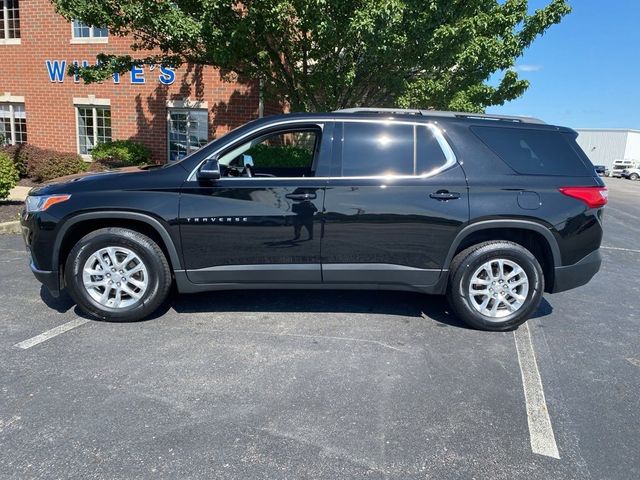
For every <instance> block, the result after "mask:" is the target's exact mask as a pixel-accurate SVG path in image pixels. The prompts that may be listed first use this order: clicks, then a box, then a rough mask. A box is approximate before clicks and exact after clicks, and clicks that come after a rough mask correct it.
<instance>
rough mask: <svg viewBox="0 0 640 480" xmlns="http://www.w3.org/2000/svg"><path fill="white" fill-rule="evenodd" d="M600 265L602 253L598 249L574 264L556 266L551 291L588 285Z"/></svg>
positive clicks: (562, 290)
mask: <svg viewBox="0 0 640 480" xmlns="http://www.w3.org/2000/svg"><path fill="white" fill-rule="evenodd" d="M600 265H602V254H601V253H600V249H598V250H595V251H593V252H591V253H590V254H589V255H587V256H586V257H584V258H583V259H582V260H580V261H578V262H576V263H574V264H573V265H566V266H563V267H556V268H555V272H554V274H555V275H554V279H555V280H554V282H553V288H552V289H551V293H558V292H564V291H566V290H571V289H572V288H576V287H581V286H582V285H586V284H587V283H589V280H591V279H592V278H593V276H594V275H595V274H596V273H598V270H600Z"/></svg>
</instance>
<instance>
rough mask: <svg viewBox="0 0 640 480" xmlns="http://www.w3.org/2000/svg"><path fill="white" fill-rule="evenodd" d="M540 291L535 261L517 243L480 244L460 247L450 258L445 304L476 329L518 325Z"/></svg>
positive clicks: (540, 276) (535, 304) (539, 270)
mask: <svg viewBox="0 0 640 480" xmlns="http://www.w3.org/2000/svg"><path fill="white" fill-rule="evenodd" d="M543 291H544V276H543V273H542V268H541V267H540V264H539V263H538V260H537V259H536V257H535V256H533V254H532V253H531V252H529V250H527V249H526V248H524V247H522V246H521V245H518V244H517V243H513V242H507V241H491V242H483V243H480V244H478V245H474V246H472V247H469V248H467V249H466V250H463V251H462V252H460V253H459V254H458V255H456V257H455V258H454V259H453V261H452V262H451V279H450V282H449V289H448V292H447V297H448V299H449V304H450V305H451V308H452V309H453V311H454V312H455V314H456V315H457V316H458V317H459V318H460V319H462V320H463V321H464V322H465V323H467V324H468V325H470V326H471V327H474V328H478V329H482V330H494V331H504V330H510V329H513V328H515V327H517V326H518V325H520V324H522V323H524V322H525V321H526V320H527V319H528V318H529V316H530V315H531V314H532V313H534V312H535V311H536V309H537V308H538V305H539V304H540V300H541V299H542V292H543Z"/></svg>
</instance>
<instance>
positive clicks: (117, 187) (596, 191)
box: [22, 109, 607, 330]
mask: <svg viewBox="0 0 640 480" xmlns="http://www.w3.org/2000/svg"><path fill="white" fill-rule="evenodd" d="M575 139H576V133H575V132H574V131H573V130H570V129H568V128H563V127H556V126H551V125H546V124H544V123H543V122H541V121H539V120H535V119H531V118H520V117H502V116H491V115H474V114H463V113H453V112H433V111H419V110H416V111H411V110H400V111H398V110H386V109H351V110H342V111H338V112H333V113H322V114H291V115H282V116H273V117H268V118H263V119H259V120H256V121H253V122H250V123H248V124H246V125H244V126H242V127H240V128H238V129H236V130H234V131H232V132H231V133H229V134H227V135H225V136H223V137H221V138H220V139H218V140H215V141H213V142H211V143H210V144H208V145H206V146H205V147H203V148H201V149H200V150H198V151H197V152H195V153H193V154H192V155H190V156H189V157H187V158H185V159H183V160H181V161H179V162H176V163H172V164H168V165H165V166H162V167H155V168H142V169H133V170H134V171H130V170H131V169H130V170H129V171H125V170H120V171H113V172H107V173H99V174H87V175H84V176H78V177H74V178H66V179H60V180H59V181H58V183H53V184H50V185H46V186H43V187H41V188H37V189H34V190H32V192H31V194H30V196H29V198H28V199H27V203H26V211H25V212H24V214H23V215H22V226H23V234H24V239H25V242H26V245H27V248H28V250H29V252H30V253H31V258H32V261H31V269H32V270H33V272H34V274H35V276H36V277H37V278H38V279H39V280H40V281H41V282H42V283H44V284H45V285H46V286H47V287H48V288H49V290H51V292H52V293H53V294H54V295H56V294H58V292H59V291H60V290H61V289H62V288H64V287H66V288H67V289H68V291H69V293H70V294H71V296H72V297H73V299H74V300H75V301H76V302H77V304H78V306H79V307H80V308H81V309H82V310H83V311H85V312H86V313H88V314H89V315H91V316H93V317H96V318H99V319H105V320H113V321H129V320H137V319H141V318H143V317H145V316H147V315H149V314H150V313H152V312H153V311H154V310H155V309H156V308H158V306H159V305H160V304H161V303H162V302H163V300H164V299H165V298H166V296H167V293H168V292H169V289H170V287H171V285H172V283H173V282H175V285H176V287H177V290H178V291H179V292H201V291H207V290H225V289H256V288H260V289H265V288H296V289H310V288H321V289H342V288H348V289H373V290H411V291H416V292H423V293H427V294H445V293H446V294H447V296H448V298H449V302H450V304H451V307H452V308H453V311H454V312H455V314H456V315H458V316H459V317H460V318H461V319H463V320H464V321H465V322H467V323H468V324H469V325H471V326H473V327H476V328H482V329H488V330H506V329H510V328H513V327H515V326H517V325H519V324H520V323H522V322H523V321H525V320H526V319H527V318H528V317H529V316H530V315H531V314H532V313H533V312H535V310H536V308H537V307H538V304H539V302H540V300H541V296H542V293H543V291H545V292H550V293H553V292H560V291H563V290H567V289H570V288H574V287H577V286H580V285H583V284H585V283H587V282H588V281H589V280H590V279H591V277H593V275H594V274H595V273H596V272H597V271H598V269H599V267H600V262H601V257H600V251H599V247H600V241H601V239H602V214H603V209H602V207H603V206H604V205H605V204H606V202H607V189H606V188H605V186H604V184H603V182H602V180H601V179H600V178H598V177H597V175H596V174H595V172H594V168H593V165H591V163H590V162H589V160H588V158H587V157H586V155H585V154H584V153H583V152H582V150H580V148H579V147H578V145H577V144H576V142H575Z"/></svg>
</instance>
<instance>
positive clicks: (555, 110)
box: [487, 0, 640, 129]
mask: <svg viewBox="0 0 640 480" xmlns="http://www.w3.org/2000/svg"><path fill="white" fill-rule="evenodd" d="M546 3H548V2H545V1H544V0H530V7H531V8H533V9H535V8H539V7H541V6H544V5H545V4H546ZM569 4H570V5H571V7H572V8H573V11H572V12H571V13H570V14H569V15H567V16H566V17H564V19H563V20H562V22H561V23H560V24H558V25H554V26H552V27H551V28H550V29H549V30H547V32H546V33H545V34H544V36H542V37H539V38H538V39H537V40H536V41H534V43H533V44H532V46H531V47H530V48H529V49H528V50H527V51H526V52H525V53H524V55H523V56H522V57H521V58H520V59H518V61H517V62H516V69H517V70H518V72H519V74H520V77H521V78H525V79H527V80H529V81H530V82H531V85H530V86H529V89H528V90H527V91H526V92H525V93H524V95H523V96H521V97H520V98H518V99H516V100H513V101H511V102H508V103H506V104H505V105H503V106H495V107H489V108H487V113H500V114H504V115H528V116H533V117H538V118H541V119H542V120H544V121H546V122H547V123H552V124H557V125H563V126H567V127H572V128H634V129H640V0H569Z"/></svg>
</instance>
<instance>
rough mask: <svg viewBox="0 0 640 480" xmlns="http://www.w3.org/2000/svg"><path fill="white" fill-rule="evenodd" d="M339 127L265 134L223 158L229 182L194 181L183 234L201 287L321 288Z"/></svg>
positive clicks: (187, 193)
mask: <svg viewBox="0 0 640 480" xmlns="http://www.w3.org/2000/svg"><path fill="white" fill-rule="evenodd" d="M331 128H332V124H330V123H328V124H288V125H287V126H286V127H279V128H278V129H276V130H274V129H268V127H267V128H266V129H264V128H263V129H261V130H260V131H259V132H257V133H256V134H255V135H254V136H252V137H251V138H244V139H243V140H241V141H239V142H237V143H235V144H233V145H231V146H229V147H228V148H226V149H225V150H224V151H223V152H220V153H219V155H218V159H219V164H220V167H221V174H222V178H220V179H219V180H217V181H207V182H204V181H190V182H187V183H186V184H185V187H184V188H183V190H182V195H181V200H180V231H181V236H182V246H183V255H184V261H185V265H186V269H187V276H188V278H189V279H190V280H191V281H192V282H194V283H205V284H206V283H244V284H261V283H320V282H321V281H322V278H321V271H320V240H321V221H322V219H321V216H322V209H323V202H324V195H325V184H326V178H323V177H326V176H327V174H328V170H329V168H330V158H331V144H332V138H331V134H330V132H329V130H330V129H331Z"/></svg>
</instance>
